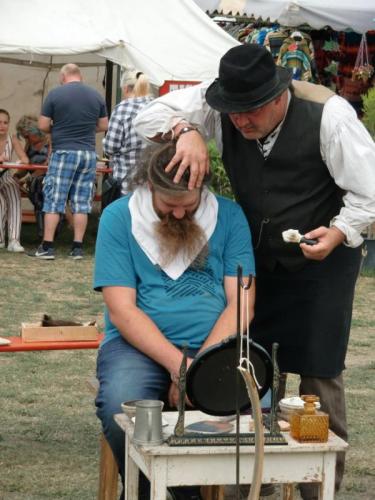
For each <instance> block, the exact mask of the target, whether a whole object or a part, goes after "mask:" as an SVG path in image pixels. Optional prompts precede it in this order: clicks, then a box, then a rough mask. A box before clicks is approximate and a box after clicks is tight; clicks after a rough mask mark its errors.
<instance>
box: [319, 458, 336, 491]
mask: <svg viewBox="0 0 375 500" xmlns="http://www.w3.org/2000/svg"><path fill="white" fill-rule="evenodd" d="M335 473H336V453H326V454H325V455H324V466H323V481H322V483H321V496H320V498H321V499H322V500H334V498H335Z"/></svg>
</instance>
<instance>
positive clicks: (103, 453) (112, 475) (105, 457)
mask: <svg viewBox="0 0 375 500" xmlns="http://www.w3.org/2000/svg"><path fill="white" fill-rule="evenodd" d="M117 482H118V468H117V464H116V461H115V458H114V456H113V453H112V450H111V448H110V446H109V444H108V441H107V440H106V438H105V437H104V434H102V435H101V439H100V473H99V491H98V500H117Z"/></svg>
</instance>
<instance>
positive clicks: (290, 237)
mask: <svg viewBox="0 0 375 500" xmlns="http://www.w3.org/2000/svg"><path fill="white" fill-rule="evenodd" d="M281 234H282V237H283V240H284V241H285V242H286V243H306V245H316V244H317V243H318V240H309V239H308V238H305V237H304V236H303V234H301V233H300V232H299V231H298V229H288V230H287V231H283V232H282V233H281Z"/></svg>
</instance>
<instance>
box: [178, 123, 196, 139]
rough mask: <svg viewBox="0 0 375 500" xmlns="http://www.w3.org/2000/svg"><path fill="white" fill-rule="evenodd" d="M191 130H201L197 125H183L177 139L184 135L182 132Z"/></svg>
mask: <svg viewBox="0 0 375 500" xmlns="http://www.w3.org/2000/svg"><path fill="white" fill-rule="evenodd" d="M191 130H195V131H196V132H199V131H198V129H197V127H192V126H191V125H189V126H186V127H183V128H182V129H181V130H180V131H179V133H178V135H177V137H176V141H177V140H178V139H179V138H180V135H182V134H186V132H190V131H191Z"/></svg>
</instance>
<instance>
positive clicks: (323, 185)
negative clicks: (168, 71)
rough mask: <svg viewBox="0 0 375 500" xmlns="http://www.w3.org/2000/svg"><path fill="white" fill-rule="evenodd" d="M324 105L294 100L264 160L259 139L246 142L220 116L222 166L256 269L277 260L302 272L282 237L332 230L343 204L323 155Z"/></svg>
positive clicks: (299, 257)
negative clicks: (249, 237)
mask: <svg viewBox="0 0 375 500" xmlns="http://www.w3.org/2000/svg"><path fill="white" fill-rule="evenodd" d="M322 112H323V105H322V104H318V103H315V102H312V101H306V100H302V99H298V98H296V97H294V96H292V99H291V102H290V105H289V109H288V113H287V116H286V118H285V122H284V124H283V127H282V129H281V131H280V133H279V136H278V138H277V140H276V143H275V144H274V146H273V148H272V151H271V153H270V155H269V156H268V158H267V159H266V160H265V159H264V158H263V155H262V154H261V153H260V151H259V149H258V146H257V142H256V141H255V140H248V139H245V138H244V137H243V136H242V135H241V133H240V132H238V131H237V130H236V128H235V127H234V125H233V124H232V122H231V121H230V119H229V117H228V116H227V115H224V114H223V115H222V116H221V122H222V132H223V162H224V166H225V169H226V171H227V174H228V176H229V179H230V182H231V185H232V188H233V191H234V194H235V197H236V199H237V201H238V202H239V204H240V205H241V207H242V209H243V211H244V212H245V215H246V217H247V220H248V222H249V225H250V228H251V233H252V238H253V246H254V250H255V256H256V262H257V267H259V266H261V267H266V268H267V269H269V270H272V269H273V268H274V267H275V265H276V263H277V262H279V263H280V264H282V265H283V266H284V267H286V268H287V269H289V270H297V269H301V268H302V267H303V266H304V265H305V263H306V259H305V257H304V256H303V254H302V252H301V250H300V248H299V246H298V245H295V244H291V243H288V244H287V243H284V241H283V239H282V236H281V233H282V231H284V230H286V229H298V230H299V231H300V232H301V233H302V234H304V233H305V232H307V231H310V230H312V229H316V228H317V227H319V226H322V225H323V226H329V222H330V220H331V219H332V217H333V216H334V215H337V214H338V213H339V210H340V207H341V206H342V192H341V190H340V189H339V188H338V187H337V185H336V184H335V182H334V180H333V178H332V177H331V176H330V174H329V171H328V169H327V166H326V164H325V163H324V162H323V160H322V157H321V154H320V140H319V135H320V122H321V117H322Z"/></svg>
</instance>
